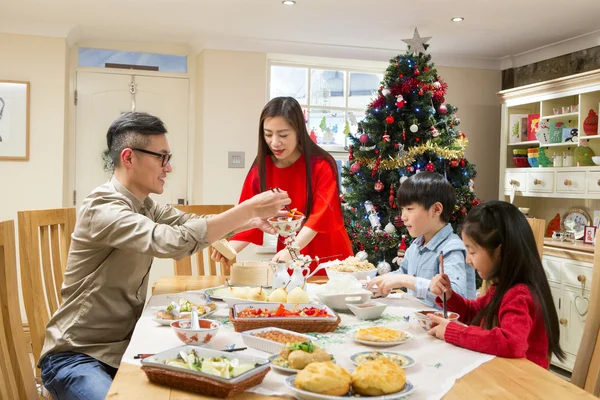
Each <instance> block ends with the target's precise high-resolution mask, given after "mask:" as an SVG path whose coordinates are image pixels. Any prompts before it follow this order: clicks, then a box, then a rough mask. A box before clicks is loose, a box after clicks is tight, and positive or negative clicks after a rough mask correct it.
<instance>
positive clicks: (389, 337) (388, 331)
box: [354, 326, 406, 342]
mask: <svg viewBox="0 0 600 400" xmlns="http://www.w3.org/2000/svg"><path fill="white" fill-rule="evenodd" d="M354 337H355V338H356V339H358V340H366V341H369V342H397V341H400V340H404V339H405V338H406V335H405V334H404V332H402V331H399V330H396V329H392V328H386V327H385V326H374V327H372V328H362V329H359V330H358V331H356V333H355V335H354Z"/></svg>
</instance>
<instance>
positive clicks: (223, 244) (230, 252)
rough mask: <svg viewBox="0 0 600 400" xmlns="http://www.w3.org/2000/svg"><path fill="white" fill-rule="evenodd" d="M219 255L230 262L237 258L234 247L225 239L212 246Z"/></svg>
mask: <svg viewBox="0 0 600 400" xmlns="http://www.w3.org/2000/svg"><path fill="white" fill-rule="evenodd" d="M211 246H212V247H214V248H215V249H216V250H217V251H218V252H219V253H221V254H222V255H223V257H225V258H226V259H228V260H230V261H231V260H233V259H234V258H235V256H237V252H236V251H235V249H234V248H233V247H231V246H230V245H229V242H228V241H227V240H225V239H221V240H217V241H216V242H214V243H213V244H212V245H211Z"/></svg>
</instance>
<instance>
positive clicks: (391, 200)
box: [388, 185, 397, 208]
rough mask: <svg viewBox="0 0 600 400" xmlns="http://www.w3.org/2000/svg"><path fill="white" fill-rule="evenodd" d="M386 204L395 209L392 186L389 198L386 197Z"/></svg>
mask: <svg viewBox="0 0 600 400" xmlns="http://www.w3.org/2000/svg"><path fill="white" fill-rule="evenodd" d="M388 202H389V203H390V208H396V207H397V206H396V201H395V197H394V185H392V186H390V197H388Z"/></svg>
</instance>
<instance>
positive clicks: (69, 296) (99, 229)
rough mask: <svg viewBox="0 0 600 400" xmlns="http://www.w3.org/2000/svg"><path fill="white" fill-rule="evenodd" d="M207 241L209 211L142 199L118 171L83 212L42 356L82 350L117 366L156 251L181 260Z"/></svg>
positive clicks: (140, 305)
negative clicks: (206, 214)
mask: <svg viewBox="0 0 600 400" xmlns="http://www.w3.org/2000/svg"><path fill="white" fill-rule="evenodd" d="M208 245H209V243H207V241H206V218H204V217H198V216H196V215H194V214H186V213H183V212H181V211H179V210H177V209H174V208H172V207H170V206H164V207H159V206H157V205H156V204H155V203H154V201H152V200H151V199H150V198H147V199H145V200H144V201H141V200H139V199H137V198H136V197H135V196H134V195H133V194H132V193H131V192H129V191H128V190H127V189H126V188H125V187H124V186H123V185H121V184H120V183H119V182H118V181H117V179H116V178H114V177H113V178H112V180H110V181H109V182H107V183H106V184H104V185H102V186H100V187H98V188H96V189H94V191H92V193H91V194H90V195H89V196H88V197H87V198H86V199H85V200H84V202H83V204H82V206H81V209H80V211H79V214H78V216H77V223H76V225H75V230H74V232H73V235H72V240H71V248H70V249H69V257H68V260H67V268H66V272H65V278H64V283H63V286H62V289H61V295H62V303H61V305H60V307H59V309H58V310H57V311H56V313H55V314H54V315H53V316H52V318H51V319H50V322H49V323H48V326H47V327H46V340H45V342H44V348H43V349H42V356H41V357H40V360H41V359H42V358H43V357H44V356H45V355H46V354H48V353H60V352H78V353H85V354H88V355H90V356H92V357H94V358H96V359H98V360H100V361H102V362H105V363H106V364H108V365H111V366H113V367H115V368H118V367H119V364H120V362H121V357H122V356H123V353H124V352H125V349H126V348H127V346H128V345H129V340H130V339H131V335H132V333H133V328H134V327H135V324H136V322H137V320H138V319H139V317H140V316H141V314H142V309H143V307H144V303H145V300H146V291H147V287H148V275H149V273H150V266H151V265H152V260H153V258H154V257H159V258H175V259H178V258H182V257H185V256H188V255H190V254H192V253H194V252H196V251H198V250H201V249H203V248H204V247H207V246H208Z"/></svg>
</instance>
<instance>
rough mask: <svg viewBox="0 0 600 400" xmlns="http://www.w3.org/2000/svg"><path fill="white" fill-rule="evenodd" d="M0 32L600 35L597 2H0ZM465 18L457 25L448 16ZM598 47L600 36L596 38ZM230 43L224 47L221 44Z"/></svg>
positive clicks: (545, 38) (459, 47) (207, 43)
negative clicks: (416, 30) (283, 3)
mask: <svg viewBox="0 0 600 400" xmlns="http://www.w3.org/2000/svg"><path fill="white" fill-rule="evenodd" d="M0 7H1V12H0V32H8V33H21V34H35V35H44V36H60V37H74V38H75V41H82V40H88V41H89V40H100V41H120V42H147V43H154V44H156V43H161V44H178V45H188V46H193V47H194V48H219V47H220V46H221V44H223V43H225V42H227V43H230V44H231V43H234V44H235V45H234V47H239V49H243V48H248V49H249V50H255V51H267V52H272V51H274V50H275V51H278V52H286V49H289V52H290V53H293V52H294V50H293V49H294V48H296V47H298V46H303V47H304V48H314V49H318V48H322V49H324V48H329V49H332V48H341V49H346V50H347V52H348V51H349V52H350V53H352V52H355V53H357V54H358V53H360V52H361V51H365V50H367V51H373V50H376V51H379V52H380V53H385V54H388V53H389V54H388V56H387V57H389V56H391V55H395V54H397V53H398V52H400V51H403V50H404V48H405V44H404V43H403V42H402V41H401V39H403V38H410V37H412V34H413V30H414V28H415V27H418V28H419V32H420V33H421V35H422V36H432V39H431V40H430V41H429V44H430V48H429V50H430V51H431V53H433V54H435V55H442V56H458V57H467V58H475V59H484V60H501V59H505V58H507V57H511V56H515V55H519V54H522V53H527V52H530V51H533V50H536V49H540V48H543V47H546V46H551V45H554V44H557V43H560V42H563V41H566V40H570V39H573V38H578V37H581V36H584V37H585V36H589V35H598V33H600V24H599V23H598V21H599V20H598V18H599V16H600V0H571V1H565V0H520V1H517V0H453V1H451V0H419V1H407V0H297V4H296V5H295V6H292V7H289V6H283V5H282V4H281V0H100V1H98V0H95V1H90V0H53V1H47V0H0ZM455 16H461V17H464V18H465V20H464V21H463V22H460V23H455V22H451V21H450V18H451V17H455ZM598 36H599V37H600V35H598ZM599 44H600V43H599ZM223 46H225V45H223Z"/></svg>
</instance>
